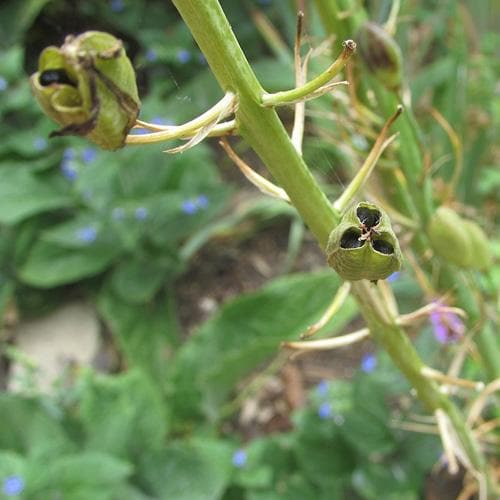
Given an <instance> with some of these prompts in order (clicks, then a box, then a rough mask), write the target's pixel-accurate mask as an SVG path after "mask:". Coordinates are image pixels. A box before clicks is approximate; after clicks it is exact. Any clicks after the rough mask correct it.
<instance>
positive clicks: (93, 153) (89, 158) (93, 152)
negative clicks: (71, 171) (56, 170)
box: [82, 146, 97, 163]
mask: <svg viewBox="0 0 500 500" xmlns="http://www.w3.org/2000/svg"><path fill="white" fill-rule="evenodd" d="M96 158H97V149H96V148H93V147H92V146H87V147H86V148H85V149H84V150H83V151H82V161H83V163H92V162H93V161H94V160H95V159H96Z"/></svg>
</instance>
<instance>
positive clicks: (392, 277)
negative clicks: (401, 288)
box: [387, 271, 401, 283]
mask: <svg viewBox="0 0 500 500" xmlns="http://www.w3.org/2000/svg"><path fill="white" fill-rule="evenodd" d="M400 274H401V272H400V271H395V272H393V273H392V274H391V275H390V276H389V277H388V278H387V281H388V282H389V283H394V282H395V281H397V280H398V279H399V276H400Z"/></svg>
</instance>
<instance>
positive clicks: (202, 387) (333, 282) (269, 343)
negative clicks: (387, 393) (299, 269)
mask: <svg viewBox="0 0 500 500" xmlns="http://www.w3.org/2000/svg"><path fill="white" fill-rule="evenodd" d="M338 285H339V280H338V278H337V277H336V276H335V274H334V273H332V272H330V271H326V272H323V273H318V274H310V275H295V276H287V277H285V278H281V279H278V280H276V281H274V282H272V283H271V284H269V285H267V286H265V287H264V288H263V289H262V290H260V291H258V292H255V293H251V294H247V295H243V296H241V297H238V298H236V299H234V300H232V301H231V302H229V303H227V304H225V305H224V306H223V307H222V309H221V310H220V311H219V312H218V313H217V314H216V315H215V317H213V318H212V319H210V320H209V321H207V322H206V323H205V324H204V325H202V327H201V328H200V329H199V331H198V332H196V333H195V334H194V335H193V336H192V337H190V339H189V340H188V342H187V343H186V344H185V345H184V346H183V347H182V349H181V350H180V352H179V354H178V356H177V358H176V362H175V365H174V367H173V377H172V388H173V392H174V403H175V405H176V411H177V412H178V413H179V416H180V415H183V418H187V419H189V418H193V416H195V415H196V414H197V413H198V412H199V411H200V409H201V405H202V406H203V407H204V410H205V412H206V413H207V414H208V415H210V416H211V417H212V418H216V416H217V414H218V411H219V408H220V406H221V404H223V402H224V401H225V400H226V399H227V397H228V396H229V394H230V392H231V390H233V389H234V387H235V385H236V383H237V382H238V381H239V380H240V379H241V378H242V377H244V376H245V375H247V374H248V373H250V372H251V371H252V370H255V369H256V368H257V367H259V365H260V364H261V363H262V362H264V361H266V360H269V359H270V358H271V357H272V356H274V355H276V354H277V353H278V352H279V349H280V343H281V341H283V340H286V339H293V338H294V339H297V338H298V336H299V333H301V332H303V331H304V330H305V329H306V328H307V326H308V325H310V324H312V323H313V322H314V321H316V320H318V319H319V318H320V317H321V315H322V313H323V312H324V311H325V309H326V307H327V306H328V304H329V303H330V302H331V300H332V298H333V296H334V294H335V291H336V290H337V288H338ZM355 312H356V308H355V306H354V304H353V303H352V302H348V303H346V305H345V307H344V308H343V309H342V310H341V311H340V312H339V313H338V315H336V316H335V322H334V325H335V328H334V329H333V330H334V332H335V331H339V330H340V329H341V328H342V327H343V326H344V325H345V324H346V323H347V322H348V321H350V319H352V317H353V316H354V314H355Z"/></svg>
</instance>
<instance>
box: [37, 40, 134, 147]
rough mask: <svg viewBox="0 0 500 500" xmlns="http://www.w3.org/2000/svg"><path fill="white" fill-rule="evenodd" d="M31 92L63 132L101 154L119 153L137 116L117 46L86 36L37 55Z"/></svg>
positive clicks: (130, 76)
mask: <svg viewBox="0 0 500 500" xmlns="http://www.w3.org/2000/svg"><path fill="white" fill-rule="evenodd" d="M30 83H31V88H32V90H33V93H34V95H35V97H36V98H37V100H38V102H39V103H40V105H41V107H42V108H43V110H44V111H45V113H46V114H47V115H48V116H49V117H50V118H52V119H53V120H54V121H55V122H57V123H59V124H60V125H61V126H62V127H63V128H62V129H61V130H59V131H56V132H53V133H52V134H51V136H54V135H82V136H85V137H88V138H89V139H90V140H91V141H93V142H95V143H96V144H98V145H99V146H101V147H102V148H103V149H118V148H120V147H122V146H123V145H124V142H125V137H126V136H127V134H128V132H129V130H130V129H131V128H132V126H133V125H134V123H135V120H136V118H137V115H138V114H139V106H140V101H139V96H138V94H137V85H136V81H135V73H134V69H133V67H132V64H131V62H130V60H129V59H128V57H127V55H126V54H125V49H124V48H123V45H122V42H121V41H120V40H118V39H117V38H115V37H114V36H112V35H109V34H108V33H102V32H99V31H87V32H85V33H83V34H81V35H78V36H73V35H69V36H67V37H66V39H65V41H64V44H63V45H62V46H61V47H60V48H58V47H54V46H50V47H47V48H46V49H44V50H43V52H42V53H41V54H40V58H39V61H38V71H37V72H36V73H35V74H33V75H32V76H31V79H30Z"/></svg>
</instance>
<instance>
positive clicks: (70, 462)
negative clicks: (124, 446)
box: [26, 451, 132, 500]
mask: <svg viewBox="0 0 500 500" xmlns="http://www.w3.org/2000/svg"><path fill="white" fill-rule="evenodd" d="M131 472H132V467H131V466H130V464H128V463H126V462H124V461H122V460H119V459H118V458H116V457H113V456H111V455H108V454H106V453H99V452H96V451H84V452H81V453H78V454H73V455H62V456H60V457H57V458H55V459H52V460H51V461H49V462H45V463H41V462H38V461H32V462H31V463H29V464H28V467H27V471H26V483H27V485H28V491H27V493H30V494H32V495H38V496H39V497H40V498H42V497H45V498H51V497H52V496H53V495H54V494H56V492H61V493H62V496H63V497H65V498H81V499H82V500H83V499H84V498H85V496H84V494H87V495H89V494H91V493H92V492H94V493H97V494H99V495H103V494H104V495H103V496H102V497H101V496H97V497H96V496H91V497H87V498H109V499H111V498H112V497H111V495H110V494H105V493H106V489H107V488H109V487H111V486H113V485H117V484H119V483H121V482H122V481H123V480H125V479H126V478H127V476H129V475H130V473H131ZM103 490H104V491H103Z"/></svg>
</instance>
